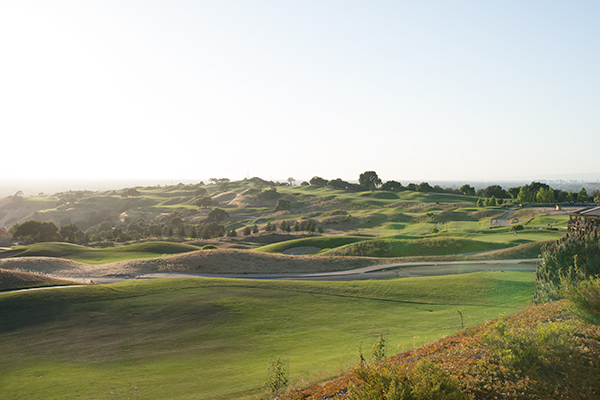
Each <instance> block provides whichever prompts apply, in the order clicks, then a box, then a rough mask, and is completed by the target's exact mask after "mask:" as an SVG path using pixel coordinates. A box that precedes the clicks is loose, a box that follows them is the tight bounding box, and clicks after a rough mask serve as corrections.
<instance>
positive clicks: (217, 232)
mask: <svg viewBox="0 0 600 400" xmlns="http://www.w3.org/2000/svg"><path fill="white" fill-rule="evenodd" d="M224 232H225V227H224V226H223V225H219V224H218V223H216V222H214V221H213V222H209V223H207V224H204V225H202V229H201V231H200V237H201V238H202V239H210V238H211V237H219V236H223V233H224Z"/></svg>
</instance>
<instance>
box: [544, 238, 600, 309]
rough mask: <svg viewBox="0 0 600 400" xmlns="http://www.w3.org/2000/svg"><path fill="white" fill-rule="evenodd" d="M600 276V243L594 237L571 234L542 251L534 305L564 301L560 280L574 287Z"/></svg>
mask: <svg viewBox="0 0 600 400" xmlns="http://www.w3.org/2000/svg"><path fill="white" fill-rule="evenodd" d="M599 274H600V242H599V241H598V237H597V236H596V235H595V234H594V233H585V232H581V233H574V232H572V233H569V234H567V235H566V236H565V237H564V238H562V239H559V240H557V241H556V242H554V243H553V244H552V245H550V246H544V247H542V254H541V256H540V259H539V261H538V265H537V271H536V277H535V294H534V302H535V303H538V304H539V303H543V302H546V301H553V300H557V299H560V298H561V293H560V291H559V288H560V285H561V280H563V281H564V280H565V279H566V280H567V281H568V282H570V283H571V284H573V285H576V284H577V283H578V282H580V281H583V280H586V279H589V278H590V277H593V276H596V275H599Z"/></svg>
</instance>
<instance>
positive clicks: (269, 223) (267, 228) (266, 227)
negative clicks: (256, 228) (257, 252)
mask: <svg viewBox="0 0 600 400" xmlns="http://www.w3.org/2000/svg"><path fill="white" fill-rule="evenodd" d="M272 230H273V225H271V222H270V221H269V222H267V225H266V226H265V232H271V231H272Z"/></svg>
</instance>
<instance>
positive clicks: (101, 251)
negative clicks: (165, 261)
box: [0, 241, 200, 264]
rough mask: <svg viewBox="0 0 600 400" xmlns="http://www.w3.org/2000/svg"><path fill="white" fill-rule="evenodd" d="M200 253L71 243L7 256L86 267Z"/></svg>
mask: <svg viewBox="0 0 600 400" xmlns="http://www.w3.org/2000/svg"><path fill="white" fill-rule="evenodd" d="M197 250H200V247H197V246H192V245H189V244H185V243H174V242H162V241H156V242H146V243H135V244H129V245H122V246H115V247H105V248H93V247H87V246H80V245H76V244H71V243H53V242H51V243H35V244H32V245H28V246H16V247H14V248H12V249H11V250H10V251H9V252H8V253H9V254H10V255H11V256H12V257H56V258H66V259H68V260H74V261H78V262H82V263H86V264H107V263H110V262H115V261H123V260H134V259H143V258H155V257H162V256H165V255H171V254H180V253H186V252H190V251H197ZM1 256H2V252H0V257H1Z"/></svg>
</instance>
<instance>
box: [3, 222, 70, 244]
mask: <svg viewBox="0 0 600 400" xmlns="http://www.w3.org/2000/svg"><path fill="white" fill-rule="evenodd" d="M11 231H12V237H13V239H15V240H25V241H29V242H33V243H38V242H59V241H61V240H62V236H61V235H60V233H59V232H58V226H56V224H55V223H54V222H39V221H27V222H24V223H22V224H15V225H13V227H12V229H11Z"/></svg>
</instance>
